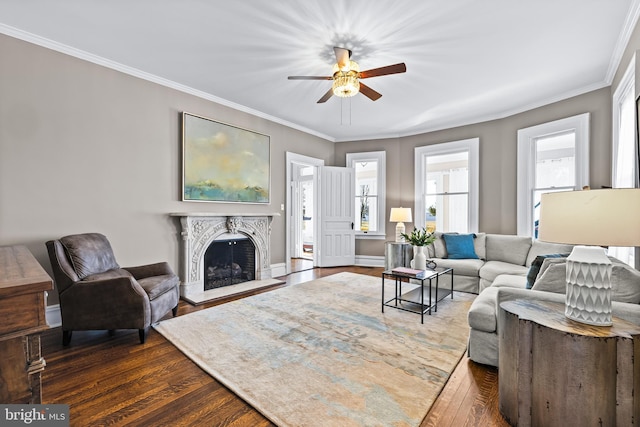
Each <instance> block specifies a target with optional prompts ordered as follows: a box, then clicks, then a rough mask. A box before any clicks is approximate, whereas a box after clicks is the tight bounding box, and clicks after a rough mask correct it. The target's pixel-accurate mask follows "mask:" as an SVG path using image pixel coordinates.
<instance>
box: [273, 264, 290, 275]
mask: <svg viewBox="0 0 640 427" xmlns="http://www.w3.org/2000/svg"><path fill="white" fill-rule="evenodd" d="M286 274H287V264H285V263H284V262H280V263H278V264H271V277H280V276H286Z"/></svg>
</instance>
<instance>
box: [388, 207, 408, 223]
mask: <svg viewBox="0 0 640 427" xmlns="http://www.w3.org/2000/svg"><path fill="white" fill-rule="evenodd" d="M389 221H391V222H411V221H413V219H412V218H411V208H391V215H389Z"/></svg>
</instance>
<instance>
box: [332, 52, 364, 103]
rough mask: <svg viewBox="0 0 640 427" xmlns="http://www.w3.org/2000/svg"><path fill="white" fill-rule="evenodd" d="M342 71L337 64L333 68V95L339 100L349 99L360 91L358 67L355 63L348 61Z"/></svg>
mask: <svg viewBox="0 0 640 427" xmlns="http://www.w3.org/2000/svg"><path fill="white" fill-rule="evenodd" d="M345 65H346V66H345V67H343V68H342V69H341V68H340V66H339V65H338V64H335V65H334V66H333V94H334V95H335V96H339V97H341V98H349V97H351V96H354V95H356V94H357V93H358V92H359V91H360V82H359V81H358V77H359V75H360V67H359V66H358V63H357V62H355V61H349V62H348V63H346V64H345Z"/></svg>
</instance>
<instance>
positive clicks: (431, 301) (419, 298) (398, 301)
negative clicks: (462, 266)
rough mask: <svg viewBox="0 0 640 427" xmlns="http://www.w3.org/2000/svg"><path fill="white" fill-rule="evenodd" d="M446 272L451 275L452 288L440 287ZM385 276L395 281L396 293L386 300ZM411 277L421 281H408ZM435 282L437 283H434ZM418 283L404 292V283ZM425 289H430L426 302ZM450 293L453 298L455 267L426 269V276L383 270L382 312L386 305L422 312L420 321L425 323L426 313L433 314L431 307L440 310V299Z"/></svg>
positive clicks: (406, 284)
mask: <svg viewBox="0 0 640 427" xmlns="http://www.w3.org/2000/svg"><path fill="white" fill-rule="evenodd" d="M445 274H450V275H451V288H440V287H439V286H438V285H439V281H440V276H443V275H445ZM385 278H387V279H389V278H391V279H393V280H394V281H395V295H394V296H393V298H391V299H389V300H386V301H385V298H384V282H385ZM409 279H412V280H415V281H418V282H420V283H419V284H418V283H408V282H409ZM425 282H427V283H425ZM434 282H435V283H434ZM403 283H404V284H405V286H411V287H413V285H417V287H416V288H413V289H411V290H410V291H407V292H405V293H403V292H402V285H403ZM425 290H428V295H427V296H426V297H428V299H427V302H426V303H425ZM448 295H451V299H453V269H452V268H445V267H437V268H435V269H432V270H425V275H424V277H416V275H415V274H408V273H404V272H398V271H394V270H386V271H383V272H382V312H383V313H384V308H385V307H391V308H395V309H398V310H404V311H409V312H411V313H417V314H420V323H424V314H425V313H429V315H431V309H432V308H433V311H434V312H437V311H438V301H442V300H443V299H444V298H446V297H447V296H448Z"/></svg>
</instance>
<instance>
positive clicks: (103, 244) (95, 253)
mask: <svg viewBox="0 0 640 427" xmlns="http://www.w3.org/2000/svg"><path fill="white" fill-rule="evenodd" d="M60 242H61V243H62V246H64V248H65V250H66V252H67V255H68V257H69V260H70V261H71V265H72V266H73V269H74V270H75V272H76V274H77V275H78V278H80V280H82V279H84V278H85V277H87V276H90V275H92V274H97V273H104V272H105V271H107V270H113V269H118V268H120V266H119V265H118V263H117V262H116V257H115V256H114V255H113V250H112V249H111V244H110V243H109V241H108V240H107V238H106V237H105V236H104V235H102V234H100V233H87V234H74V235H71V236H66V237H63V238H61V239H60Z"/></svg>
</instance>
